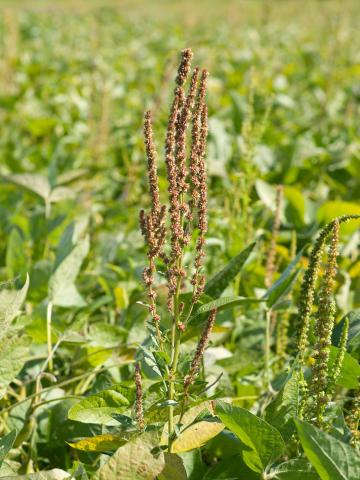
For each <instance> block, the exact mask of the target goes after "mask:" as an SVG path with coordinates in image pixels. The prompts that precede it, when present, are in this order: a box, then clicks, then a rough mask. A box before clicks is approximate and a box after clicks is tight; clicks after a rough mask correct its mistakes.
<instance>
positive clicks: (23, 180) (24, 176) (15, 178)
mask: <svg viewBox="0 0 360 480" xmlns="http://www.w3.org/2000/svg"><path fill="white" fill-rule="evenodd" d="M4 178H5V180H7V181H9V182H12V183H14V184H15V185H19V186H20V187H24V188H26V189H27V190H30V191H31V192H33V193H36V195H39V197H41V198H43V199H44V200H45V201H48V200H49V198H50V192H51V187H50V183H49V180H48V179H47V178H46V177H44V176H43V175H39V174H37V173H19V174H14V175H8V176H5V177H4Z"/></svg>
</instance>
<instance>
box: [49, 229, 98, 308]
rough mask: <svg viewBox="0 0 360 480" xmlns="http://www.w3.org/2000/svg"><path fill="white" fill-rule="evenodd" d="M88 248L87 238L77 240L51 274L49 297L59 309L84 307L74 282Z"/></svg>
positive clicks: (83, 301)
mask: <svg viewBox="0 0 360 480" xmlns="http://www.w3.org/2000/svg"><path fill="white" fill-rule="evenodd" d="M89 248H90V241H89V236H88V235H86V236H85V237H84V238H83V239H81V240H79V242H78V243H77V244H76V246H75V247H74V248H73V249H72V250H71V252H70V253H69V254H68V255H67V257H65V258H64V259H63V261H62V262H61V263H60V264H59V265H58V267H57V268H56V270H55V272H54V273H53V274H52V276H51V278H50V283H49V297H50V299H51V301H52V303H53V304H54V305H58V306H60V307H72V306H75V307H82V306H84V305H86V303H85V300H84V299H83V297H82V296H81V295H80V293H79V292H78V290H77V288H76V286H75V283H74V282H75V279H76V277H77V275H78V273H79V271H80V268H81V265H82V263H83V261H84V259H85V257H86V256H87V254H88V253H89Z"/></svg>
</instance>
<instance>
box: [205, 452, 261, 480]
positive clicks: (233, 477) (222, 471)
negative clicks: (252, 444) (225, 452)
mask: <svg viewBox="0 0 360 480" xmlns="http://www.w3.org/2000/svg"><path fill="white" fill-rule="evenodd" d="M202 480H260V475H259V474H258V473H255V472H254V471H252V470H250V468H249V467H248V466H247V465H246V464H245V463H244V461H243V459H242V458H241V456H240V455H233V456H231V457H229V458H225V459H223V460H220V462H219V463H217V464H215V465H214V466H213V467H211V468H210V469H209V470H208V471H207V472H206V474H205V475H204V477H202Z"/></svg>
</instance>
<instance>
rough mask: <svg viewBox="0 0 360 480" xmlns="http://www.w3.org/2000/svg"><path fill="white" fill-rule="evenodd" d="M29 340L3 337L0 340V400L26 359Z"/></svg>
mask: <svg viewBox="0 0 360 480" xmlns="http://www.w3.org/2000/svg"><path fill="white" fill-rule="evenodd" d="M30 343H31V338H30V337H28V336H25V335H24V336H22V337H19V336H17V335H13V336H12V337H3V338H2V339H1V340H0V398H2V397H3V396H4V394H5V393H6V389H7V387H8V385H9V384H10V383H11V382H12V381H13V380H14V378H15V377H16V375H17V374H18V373H19V372H20V370H21V369H22V367H23V366H24V364H25V362H26V360H27V359H28V353H29V345H30Z"/></svg>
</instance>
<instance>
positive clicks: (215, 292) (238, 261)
mask: <svg viewBox="0 0 360 480" xmlns="http://www.w3.org/2000/svg"><path fill="white" fill-rule="evenodd" d="M255 244H256V242H253V243H252V244H251V245H249V246H248V247H246V248H245V249H244V250H243V251H242V252H240V253H239V254H238V255H237V256H236V257H234V258H232V259H231V260H230V262H229V263H228V264H227V265H226V266H225V267H224V268H223V269H222V270H221V271H220V272H218V273H217V274H216V275H215V276H214V277H213V278H211V279H210V280H209V282H208V283H207V284H206V286H205V291H204V292H205V294H206V295H209V296H210V297H213V298H218V297H220V295H221V294H222V292H223V291H224V290H225V288H226V287H227V286H228V285H229V284H230V282H232V281H233V280H234V278H235V277H236V275H237V274H238V273H239V272H240V270H241V269H242V267H243V266H244V263H245V262H246V260H247V259H248V257H249V255H250V253H251V252H252V251H253V248H254V246H255Z"/></svg>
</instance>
